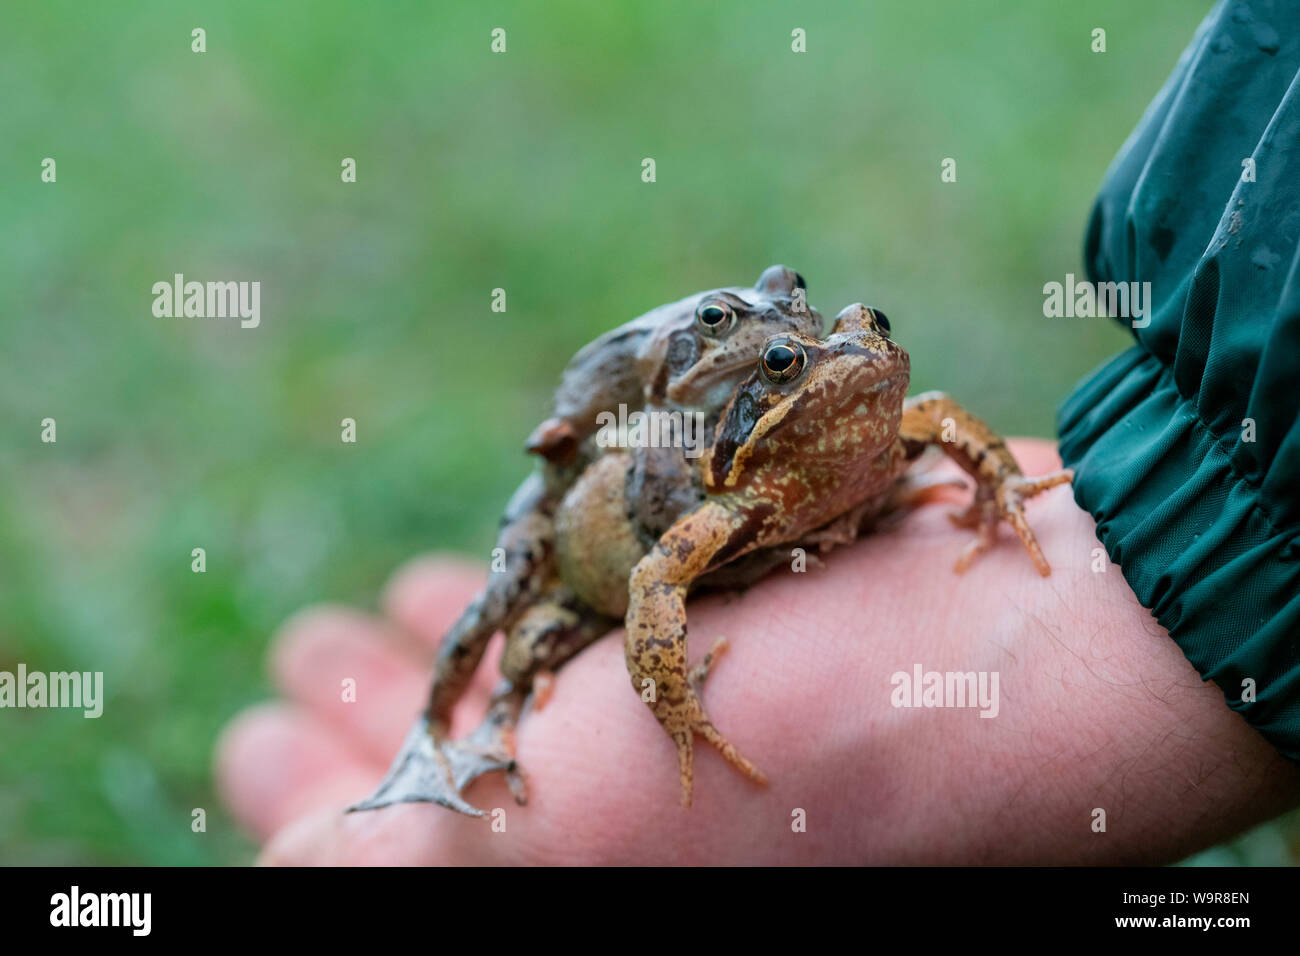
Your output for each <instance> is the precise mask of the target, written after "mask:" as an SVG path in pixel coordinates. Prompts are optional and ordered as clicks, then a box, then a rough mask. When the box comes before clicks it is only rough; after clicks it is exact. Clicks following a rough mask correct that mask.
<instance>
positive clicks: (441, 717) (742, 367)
mask: <svg viewBox="0 0 1300 956" xmlns="http://www.w3.org/2000/svg"><path fill="white" fill-rule="evenodd" d="M805 291H806V284H805V283H804V280H803V278H802V277H801V276H800V275H799V274H798V273H797V272H795V271H793V270H792V269H788V268H786V267H785V266H781V265H775V266H771V267H769V268H767V269H766V270H764V271H763V273H762V275H760V276H759V277H758V281H757V282H756V283H755V284H754V288H752V289H740V288H727V289H717V290H713V291H710V292H700V293H697V294H695V295H692V296H687V297H686V298H684V299H681V300H679V301H677V302H674V303H671V304H669V305H665V306H660V307H659V308H657V309H654V310H652V311H650V312H647V313H646V314H645V315H642V316H640V317H639V318H636V319H633V320H632V321H631V322H628V323H626V324H624V325H621V326H619V327H618V328H617V329H614V330H612V331H610V332H607V333H605V334H604V335H602V336H600V337H599V338H598V339H596V340H595V341H593V342H591V343H590V344H588V345H587V346H585V347H584V348H582V349H581V350H580V351H579V352H578V353H577V354H576V355H575V356H574V357H573V359H572V360H570V362H569V364H568V366H567V367H566V368H565V370H564V374H563V375H562V377H561V382H560V386H559V388H558V389H557V390H556V398H555V414H554V415H552V416H551V417H550V418H548V419H547V420H546V421H545V422H543V423H542V424H541V425H539V426H537V428H536V429H534V431H533V433H532V435H531V436H530V437H529V439H528V443H527V448H528V450H529V451H531V452H533V453H534V454H537V455H539V456H540V457H542V458H543V459H544V461H543V463H542V465H541V467H540V468H539V470H538V471H537V472H535V473H534V474H533V475H531V476H530V477H529V478H528V479H527V480H526V481H525V482H524V483H523V484H522V485H521V486H520V487H519V489H518V491H516V492H515V494H514V496H513V497H512V498H511V500H510V503H509V504H508V505H507V507H506V512H505V515H504V516H503V518H502V521H501V529H500V531H499V532H498V535H497V543H496V547H497V548H498V549H500V551H501V553H502V554H503V555H504V557H503V559H502V561H501V565H500V569H499V570H497V571H495V572H494V573H493V574H492V575H491V577H490V578H489V579H488V583H487V585H486V587H484V589H483V591H482V592H481V593H480V594H479V595H477V596H476V597H475V599H474V600H473V602H471V604H470V606H469V607H468V608H466V610H465V611H464V612H463V613H462V614H461V616H460V618H459V619H457V621H456V622H455V623H454V624H453V625H452V627H451V628H450V629H449V630H448V632H447V634H446V635H445V636H444V637H443V640H442V642H441V644H440V645H439V651H438V658H437V662H436V665H435V672H434V682H433V688H432V690H431V692H430V701H429V713H428V716H429V720H430V725H431V727H432V732H433V734H434V736H435V737H439V738H440V737H441V736H443V734H444V733H445V731H446V725H447V721H448V718H449V717H450V714H451V709H452V707H454V706H455V704H456V701H458V700H459V699H460V697H461V695H462V694H463V693H464V690H465V687H466V686H467V685H468V684H469V681H470V678H471V677H472V676H473V674H474V671H475V670H476V669H477V668H478V665H479V662H480V661H481V660H482V657H483V651H484V649H485V648H486V647H487V642H488V640H489V639H490V638H491V637H492V635H493V634H494V633H496V632H497V631H498V630H506V631H507V632H509V631H510V629H511V628H512V626H513V624H514V622H515V620H516V619H517V618H518V616H519V615H520V614H521V613H523V611H524V609H526V608H528V607H530V606H531V605H533V604H535V603H537V602H539V601H549V597H548V592H549V591H550V590H552V589H553V585H552V583H551V582H552V579H553V578H554V577H555V566H554V565H555V562H554V528H553V517H554V512H555V508H556V505H557V504H558V503H559V501H560V499H561V498H562V496H563V495H564V493H565V491H566V490H567V489H568V488H569V486H570V485H571V484H572V483H573V481H574V480H575V479H576V478H577V477H578V476H579V475H581V474H582V472H583V470H584V469H585V468H586V466H587V465H588V464H589V463H590V462H591V461H592V460H594V459H595V458H597V457H598V456H599V453H598V450H597V449H596V448H595V444H594V442H593V441H592V440H591V436H592V435H593V434H594V432H595V431H596V416H597V414H598V413H599V412H601V411H615V410H617V408H618V406H619V405H620V404H624V405H627V406H628V407H629V408H630V409H640V408H642V406H655V407H663V408H665V409H677V410H683V411H687V412H695V411H698V412H701V413H703V414H704V415H705V416H706V417H707V418H708V419H713V418H716V416H717V414H718V412H719V411H720V410H721V408H722V406H723V405H724V404H726V401H727V399H728V398H729V397H730V395H731V390H732V389H733V388H735V385H736V383H737V382H738V381H740V379H741V378H743V377H744V376H745V375H747V374H748V373H749V371H750V369H752V368H753V366H754V362H755V361H756V357H757V355H758V349H759V346H761V345H762V343H763V341H764V340H765V339H766V338H767V337H768V336H769V335H771V334H773V333H776V332H782V331H790V332H799V333H804V334H808V335H820V334H821V331H822V317H821V314H820V313H819V312H817V310H816V309H813V308H811V307H810V306H809V305H808V304H807V302H806V300H805V298H804V293H805ZM714 303H718V304H721V305H724V306H725V308H726V309H727V310H729V314H730V316H731V318H730V319H729V320H728V321H727V322H726V323H724V324H722V325H721V326H719V327H717V328H714V327H710V326H708V325H706V324H704V323H703V322H701V321H700V319H699V315H700V313H701V311H702V310H703V309H704V308H705V307H707V306H709V305H711V304H714ZM674 451H676V450H674ZM669 467H670V470H673V469H675V474H672V475H669V476H666V477H664V478H662V479H657V480H656V484H663V485H669V484H678V483H680V482H681V481H682V480H683V479H682V475H683V473H684V472H685V471H686V465H685V459H684V456H682V455H681V454H680V453H677V454H676V460H675V461H674V462H673V463H671V464H670V466H669ZM507 676H508V675H507Z"/></svg>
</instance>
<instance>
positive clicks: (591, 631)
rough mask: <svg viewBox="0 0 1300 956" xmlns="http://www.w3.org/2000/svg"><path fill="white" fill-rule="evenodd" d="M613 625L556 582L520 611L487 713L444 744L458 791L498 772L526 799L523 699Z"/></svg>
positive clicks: (519, 798) (517, 797) (516, 794)
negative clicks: (520, 729) (518, 750)
mask: <svg viewBox="0 0 1300 956" xmlns="http://www.w3.org/2000/svg"><path fill="white" fill-rule="evenodd" d="M615 624H617V621H615V620H614V619H613V618H610V617H607V616H605V615H603V614H600V613H598V612H596V611H594V610H592V609H591V608H589V607H587V606H586V605H585V604H583V603H582V602H581V601H579V600H578V599H577V597H575V596H574V595H573V594H572V592H570V591H569V590H568V589H567V588H564V587H563V586H561V585H558V584H555V585H553V587H552V590H551V591H550V592H549V594H548V596H547V598H546V599H545V600H543V601H541V602H540V603H538V604H535V605H533V606H532V607H530V608H529V609H528V610H527V611H525V612H524V613H523V614H522V615H521V616H520V618H519V620H518V621H517V622H516V623H515V625H514V626H513V627H512V628H511V629H510V631H509V632H508V633H507V635H506V650H505V654H504V655H503V656H502V659H501V673H502V674H503V675H504V679H503V680H502V681H501V683H500V684H499V685H498V687H497V689H496V691H495V692H494V693H493V695H492V700H491V702H490V703H489V705H488V712H487V716H486V717H485V718H484V720H483V722H482V723H481V724H480V725H479V726H478V728H477V729H476V730H475V731H474V732H473V733H472V734H470V735H469V736H468V737H467V738H465V739H464V740H460V741H455V742H452V743H448V744H445V745H444V746H443V753H444V754H445V755H446V759H447V762H448V764H449V766H450V768H451V771H452V775H453V778H454V780H455V784H456V789H457V790H463V789H464V788H465V787H466V786H468V785H469V784H470V783H472V782H473V781H474V780H477V779H478V778H479V777H481V776H483V775H484V774H486V773H493V772H498V771H499V772H502V773H504V774H505V777H506V783H507V785H508V786H509V787H510V792H511V793H512V794H514V798H515V801H516V802H517V803H519V804H520V805H523V804H525V803H527V801H528V785H527V781H526V778H525V776H524V772H523V769H522V768H521V767H520V766H519V762H518V760H516V757H515V727H516V726H517V724H518V722H519V716H520V714H521V712H522V710H523V707H524V703H525V700H526V699H527V697H528V695H529V693H530V692H532V691H533V690H534V687H535V685H536V684H538V683H541V680H540V678H541V677H542V676H543V675H549V674H550V673H553V672H554V671H556V670H557V669H558V668H559V667H560V666H561V665H563V664H564V663H565V662H567V661H568V660H569V659H570V658H571V657H573V656H574V655H575V654H577V653H578V652H579V651H581V650H582V649H583V648H584V647H586V646H587V645H588V644H590V643H591V642H592V641H594V640H596V639H597V638H599V637H602V636H603V635H605V634H607V633H609V631H610V629H611V628H613V627H614V626H615ZM534 706H536V704H534Z"/></svg>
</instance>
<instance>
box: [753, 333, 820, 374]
mask: <svg viewBox="0 0 1300 956" xmlns="http://www.w3.org/2000/svg"><path fill="white" fill-rule="evenodd" d="M807 361H808V356H807V355H806V354H805V353H804V350H803V346H802V345H800V344H799V343H798V342H796V341H795V340H794V339H787V338H780V339H773V340H772V341H771V342H768V343H767V345H766V346H765V347H764V349H763V360H762V361H761V362H760V363H759V369H760V370H761V371H762V373H763V378H764V379H766V380H767V381H768V382H770V383H771V384H773V385H784V384H785V383H786V382H792V381H794V380H795V379H796V378H798V377H799V373H800V372H802V371H803V367H804V365H805V364H806V363H807Z"/></svg>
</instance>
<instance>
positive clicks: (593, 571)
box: [363, 306, 1070, 813]
mask: <svg viewBox="0 0 1300 956" xmlns="http://www.w3.org/2000/svg"><path fill="white" fill-rule="evenodd" d="M761 355H762V358H761V364H760V367H759V369H758V371H756V372H755V373H754V374H753V375H751V376H750V378H749V379H748V380H747V381H746V382H744V383H742V385H741V386H740V387H739V388H738V389H737V390H736V393H735V395H734V397H733V399H732V400H731V402H730V403H729V405H728V408H727V411H726V413H725V416H724V418H723V419H722V421H721V423H720V424H719V426H718V429H717V435H716V440H715V444H714V447H713V448H712V450H711V451H710V452H709V454H708V455H706V457H705V459H703V461H702V462H701V466H702V467H700V468H697V469H695V470H693V471H691V472H690V473H689V474H690V479H691V480H690V482H689V483H688V484H689V486H690V487H689V488H688V489H687V493H685V494H679V493H676V492H680V491H681V488H680V487H678V486H679V485H681V480H680V478H679V479H677V480H676V481H673V480H669V481H666V482H665V481H660V482H659V484H660V486H663V485H665V484H666V485H668V486H670V487H672V488H673V490H674V493H673V494H670V495H665V496H664V498H663V502H662V507H660V508H659V509H658V511H656V510H655V509H651V511H650V512H649V518H650V519H651V520H654V519H657V521H658V522H659V523H662V524H664V526H665V527H667V528H668V530H667V532H666V533H665V534H664V535H663V536H662V538H660V540H659V541H658V543H657V544H656V543H655V541H654V537H653V536H651V535H650V534H648V533H647V527H648V522H647V520H646V518H647V513H646V512H644V511H642V512H638V510H637V508H636V507H634V505H636V504H639V503H640V502H638V501H635V500H630V499H629V495H630V494H634V493H635V492H636V490H637V489H638V488H640V489H642V490H644V487H645V486H644V485H642V486H638V485H637V484H636V481H635V476H636V474H637V467H636V465H637V461H638V460H640V459H644V458H645V457H647V455H649V454H650V453H649V452H648V451H646V450H638V451H637V452H635V453H632V454H628V453H615V454H609V455H606V456H604V457H603V458H600V459H598V460H597V461H596V462H594V463H593V464H592V465H591V466H590V467H589V468H587V469H586V470H585V471H584V472H583V474H582V475H581V477H580V478H579V479H578V481H577V482H576V483H575V484H574V485H573V486H572V488H571V489H570V490H569V492H568V494H567V495H566V496H565V498H564V501H563V502H562V504H561V505H560V507H559V510H558V513H557V515H556V530H557V550H558V551H559V553H560V560H559V575H558V576H557V578H556V579H555V580H553V581H552V582H550V584H549V590H548V595H547V597H546V599H545V600H542V601H539V602H536V603H535V604H533V605H532V606H530V607H529V609H528V610H527V612H526V613H525V614H523V615H522V617H521V619H520V621H519V623H518V625H517V626H516V628H515V629H514V630H513V631H512V633H511V635H510V637H509V640H508V644H507V649H506V654H505V658H504V659H503V662H502V670H503V672H505V673H507V674H508V675H514V677H513V680H512V681H511V686H508V687H507V688H505V690H506V693H505V694H499V695H498V697H497V699H496V700H495V701H494V705H493V708H492V709H491V710H490V712H489V717H488V720H487V721H485V723H484V725H483V726H482V727H481V728H480V730H479V731H478V732H476V734H475V737H478V738H479V740H478V746H477V749H476V750H472V751H470V752H469V753H464V752H462V751H460V750H458V749H455V748H452V749H449V750H448V752H447V753H446V754H442V753H441V752H440V751H437V750H436V749H435V748H433V747H432V744H431V742H430V740H429V736H428V733H427V732H426V731H425V729H424V728H423V727H422V726H420V725H417V727H416V728H415V729H414V730H413V731H412V734H411V735H410V737H408V740H407V745H406V747H404V749H403V753H402V755H400V756H399V759H398V761H397V762H396V763H395V764H394V767H393V769H392V770H391V771H390V773H389V776H388V777H387V778H386V779H385V781H384V783H382V784H381V786H380V789H379V791H378V792H377V793H376V795H375V797H373V798H372V799H371V801H368V802H367V803H366V804H364V805H363V806H382V805H385V804H387V803H391V802H396V801H397V800H435V801H436V802H439V803H442V804H443V805H445V806H450V807H453V808H455V809H459V810H462V811H463V812H472V813H478V812H479V811H476V810H474V808H472V807H469V805H468V804H465V803H464V801H463V799H461V798H460V796H459V789H460V787H462V786H463V785H464V783H466V782H468V780H469V779H472V778H473V777H474V776H477V775H478V774H480V773H482V772H486V771H487V770H491V769H498V770H505V771H506V774H507V780H508V781H509V782H510V783H511V786H512V788H513V789H514V790H515V792H516V797H517V798H518V799H520V800H521V802H522V798H523V794H524V788H523V778H522V774H521V773H520V771H519V769H518V767H517V765H516V764H515V762H514V756H513V744H512V741H510V740H509V739H508V738H503V737H502V736H501V734H500V732H499V728H500V726H502V725H503V724H506V725H511V726H512V723H511V722H512V720H513V717H514V715H516V714H517V713H518V707H519V705H520V702H521V695H522V694H523V693H525V692H526V690H527V688H528V687H529V686H531V681H532V679H533V678H534V677H535V676H536V675H537V674H538V673H539V672H541V671H543V670H553V669H554V668H556V667H558V666H560V665H561V664H562V663H563V662H564V661H566V660H567V659H568V658H569V657H571V656H572V655H573V654H574V653H576V652H577V651H578V650H580V649H581V647H583V646H585V645H586V644H587V643H589V642H590V641H591V640H593V639H594V638H595V637H597V636H599V635H600V634H603V633H604V632H605V631H607V630H608V629H609V628H610V627H612V626H613V625H614V624H616V623H617V618H618V617H619V616H622V613H623V610H624V608H626V614H627V617H626V624H627V645H626V650H627V659H628V667H629V673H630V674H631V676H632V679H633V686H634V688H636V690H637V692H638V693H639V694H642V695H643V697H644V698H645V699H647V700H648V701H649V702H650V706H651V708H652V711H653V712H654V714H655V716H656V717H657V718H658V719H659V720H660V722H661V724H662V725H663V726H664V727H665V730H667V731H668V733H669V734H670V735H671V736H672V737H673V739H674V741H675V743H676V744H677V747H678V752H679V758H680V763H681V773H682V785H683V800H684V802H685V803H687V804H689V800H690V781H691V748H692V746H693V740H694V735H695V734H696V733H700V734H701V735H703V736H705V737H706V739H708V740H710V741H711V742H713V743H714V744H715V745H716V746H718V747H719V749H720V750H722V752H723V754H724V756H726V757H727V758H728V759H729V760H731V762H733V763H734V764H735V765H736V766H738V767H739V768H740V769H742V770H743V771H745V772H746V773H749V774H750V775H751V776H752V777H754V778H755V779H761V775H759V774H758V772H757V770H755V769H754V768H753V766H752V765H751V764H749V763H748V761H745V760H744V759H743V758H741V757H740V756H739V755H738V754H737V753H736V752H735V750H734V748H732V747H731V746H730V745H729V744H728V743H727V742H726V741H725V739H723V738H722V737H721V735H720V734H718V732H717V731H716V729H715V728H713V726H712V724H711V723H709V721H708V719H707V716H706V715H705V714H704V711H703V709H702V707H701V706H700V704H699V699H698V695H697V694H696V692H695V688H696V686H697V685H698V684H699V683H700V682H702V681H703V679H704V677H705V676H706V675H707V673H708V669H709V666H710V665H711V663H712V661H713V658H714V655H715V652H716V648H715V651H711V652H710V653H709V654H708V655H706V657H705V659H704V662H703V663H702V664H701V665H700V666H699V667H697V668H695V669H694V670H692V671H690V672H687V670H686V668H685V612H684V604H683V602H684V598H685V595H686V593H687V591H688V590H690V589H692V588H693V587H695V586H697V585H698V586H702V585H708V584H710V583H717V584H720V585H728V586H734V585H736V584H742V583H745V582H746V581H750V580H754V579H756V578H757V577H759V576H761V575H762V574H764V573H766V572H767V571H768V570H770V569H771V567H772V566H773V565H774V564H775V563H783V562H784V561H787V560H788V556H789V550H788V545H789V544H790V543H798V544H806V545H810V546H811V545H820V546H821V547H822V548H823V549H824V548H827V547H830V546H833V545H834V544H837V543H843V542H847V541H851V540H853V538H854V537H856V535H857V534H858V533H859V532H860V531H861V530H862V529H864V528H865V527H866V526H867V525H868V524H869V522H870V521H871V520H872V519H874V518H875V517H876V516H878V515H879V514H880V513H881V512H882V511H885V510H887V509H888V508H890V507H894V506H896V505H897V504H898V503H900V502H903V503H906V501H907V500H908V495H909V493H908V492H907V491H906V489H907V488H908V487H909V485H910V486H911V487H913V488H923V487H924V486H925V484H926V483H927V482H926V481H925V479H924V478H921V479H915V478H913V477H911V476H909V475H908V474H907V473H906V470H907V468H908V466H909V464H910V463H911V462H912V461H914V460H915V459H916V458H917V457H918V456H919V455H920V453H921V452H922V451H923V450H924V449H925V448H926V447H927V446H928V445H929V444H931V443H934V442H938V441H939V439H940V437H941V430H942V428H943V424H944V420H945V419H949V418H951V419H952V420H953V423H954V424H956V426H957V434H956V437H955V441H953V442H951V443H943V445H942V446H941V447H945V450H946V451H948V453H949V454H950V455H951V456H952V457H954V458H955V459H956V460H957V461H958V462H959V463H961V464H962V465H963V467H965V468H966V470H967V471H969V472H970V473H971V474H972V475H974V476H975V478H976V481H977V489H976V499H975V503H974V504H973V505H972V508H971V509H970V511H969V512H968V513H967V514H966V515H965V516H964V517H963V519H962V520H963V522H964V523H967V524H971V525H972V526H975V527H977V529H978V530H979V537H978V538H977V540H976V542H974V543H973V545H972V546H971V548H969V549H967V552H966V553H965V554H964V555H963V557H962V559H961V560H960V561H959V563H958V570H962V569H964V567H965V566H966V565H967V564H968V563H969V561H970V559H971V558H973V557H974V556H975V555H976V554H978V553H979V552H980V551H982V550H984V549H986V548H987V547H989V546H990V545H991V543H992V540H993V534H994V530H995V529H996V525H997V523H998V521H999V520H1002V519H1005V520H1008V521H1010V523H1011V524H1012V526H1013V527H1014V528H1015V530H1016V531H1017V533H1018V534H1020V536H1021V538H1022V540H1023V541H1024V542H1025V545H1026V547H1027V548H1028V549H1029V551H1030V554H1031V557H1033V558H1034V560H1035V563H1036V565H1037V566H1038V568H1039V570H1040V572H1042V573H1047V572H1048V567H1047V563H1046V560H1045V559H1044V558H1043V556H1042V553H1041V551H1040V550H1039V548H1038V546H1037V543H1036V542H1035V541H1034V538H1033V534H1032V532H1031V531H1030V529H1029V528H1028V525H1027V524H1026V523H1025V522H1024V518H1023V512H1022V510H1021V504H1022V502H1023V501H1024V499H1026V498H1028V497H1030V496H1032V495H1034V494H1037V493H1039V492H1040V491H1042V490H1045V489H1046V488H1049V487H1052V486H1053V485H1056V484H1059V483H1062V482H1064V481H1068V480H1069V478H1070V475H1069V473H1068V472H1058V473H1055V474H1053V475H1049V476H1046V477H1044V478H1041V479H1036V480H1030V479H1025V478H1024V477H1023V476H1022V475H1021V473H1020V469H1019V468H1018V466H1017V465H1016V463H1015V461H1014V459H1012V458H1011V456H1010V454H1009V453H1008V452H1007V450H1006V448H1005V445H1004V444H1003V443H1002V442H1001V440H1000V439H998V438H997V436H996V435H994V434H993V433H992V432H991V431H990V430H989V429H988V428H987V426H985V425H983V423H981V422H979V421H978V420H977V419H974V418H972V417H971V416H969V415H967V414H966V413H965V412H964V411H962V410H961V409H960V407H958V406H957V405H956V404H955V403H953V402H951V401H950V400H949V399H947V398H945V397H944V396H942V395H938V394H936V393H931V394H927V395H924V396H920V397H918V398H917V399H913V400H911V401H909V402H906V403H904V401H903V396H904V394H905V392H906V388H907V380H908V359H907V355H906V353H905V352H904V351H903V350H902V349H901V348H900V347H898V346H897V345H896V344H894V343H893V342H892V341H890V340H889V338H888V323H887V320H886V319H885V318H884V316H883V315H882V314H881V313H879V312H876V311H873V310H868V309H865V308H863V307H861V306H854V307H850V308H849V309H846V310H845V311H844V312H843V313H841V315H840V317H839V320H838V321H837V325H836V328H835V330H834V332H833V334H832V335H831V336H830V337H829V338H828V339H826V340H825V341H824V342H823V341H819V340H818V339H816V338H815V337H813V336H808V335H803V334H799V333H793V334H784V335H779V336H776V337H774V338H771V339H769V340H768V342H767V343H766V344H765V345H764V347H763V350H762V353H761ZM656 454H658V453H657V452H656ZM652 487H653V484H652ZM692 493H693V495H694V496H693V497H692ZM629 584H630V587H629ZM647 691H649V693H648V694H647ZM439 762H443V763H445V764H446V766H445V767H443V768H442V769H440V770H438V769H432V768H435V765H436V764H437V763H439ZM446 776H452V777H453V778H454V780H455V783H456V784H457V786H456V788H455V793H454V796H453V795H450V794H449V793H448V790H449V788H448V787H447V786H446V784H445V777H446Z"/></svg>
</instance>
